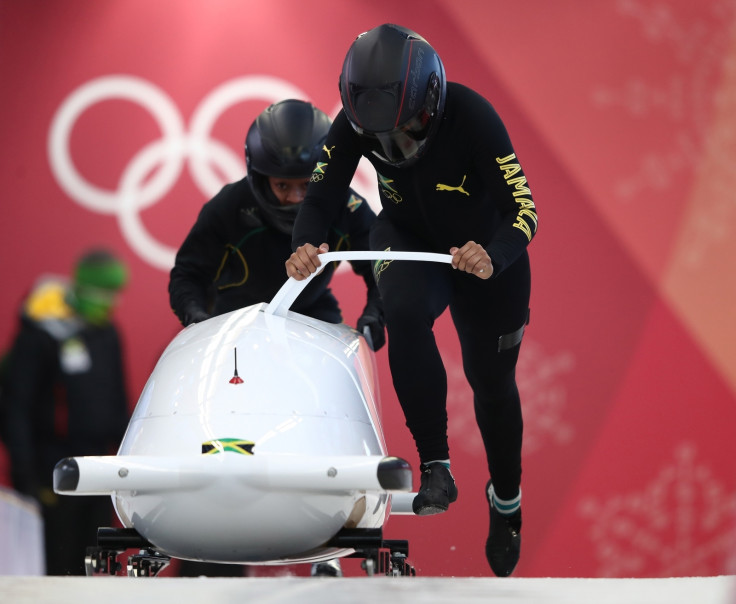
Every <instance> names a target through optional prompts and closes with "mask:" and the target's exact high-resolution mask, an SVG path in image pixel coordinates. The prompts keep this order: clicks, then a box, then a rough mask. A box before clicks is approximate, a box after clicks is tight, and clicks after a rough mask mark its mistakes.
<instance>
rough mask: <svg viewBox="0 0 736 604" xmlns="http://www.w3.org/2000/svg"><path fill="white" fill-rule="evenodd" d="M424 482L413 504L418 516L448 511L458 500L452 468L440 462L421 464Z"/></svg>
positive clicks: (420, 468)
mask: <svg viewBox="0 0 736 604" xmlns="http://www.w3.org/2000/svg"><path fill="white" fill-rule="evenodd" d="M419 470H420V471H421V472H422V484H421V487H420V489H419V492H418V493H417V496H416V497H414V501H413V502H412V504H411V507H412V509H413V510H414V513H415V514H417V515H418V516H429V515H430V514H440V513H442V512H446V511H447V508H448V507H450V504H451V503H452V502H453V501H456V500H457V487H456V486H455V479H454V478H453V477H452V474H450V470H448V469H447V467H446V466H445V465H444V464H442V463H440V462H434V463H431V464H429V465H426V466H425V465H424V464H421V465H420V466H419Z"/></svg>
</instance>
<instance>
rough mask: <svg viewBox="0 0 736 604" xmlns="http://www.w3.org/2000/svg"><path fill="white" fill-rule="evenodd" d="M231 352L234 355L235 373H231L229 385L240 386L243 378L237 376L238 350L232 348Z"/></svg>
mask: <svg viewBox="0 0 736 604" xmlns="http://www.w3.org/2000/svg"><path fill="white" fill-rule="evenodd" d="M233 352H234V353H235V372H234V373H233V377H232V378H231V379H230V383H231V384H242V383H243V378H241V377H240V376H239V375H238V348H237V347H235V348H233Z"/></svg>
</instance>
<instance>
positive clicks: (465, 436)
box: [445, 336, 575, 455]
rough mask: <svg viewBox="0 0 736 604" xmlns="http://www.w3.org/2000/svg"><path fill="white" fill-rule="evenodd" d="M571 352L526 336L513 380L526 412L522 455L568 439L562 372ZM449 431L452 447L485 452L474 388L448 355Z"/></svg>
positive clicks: (569, 362) (569, 430) (569, 364)
mask: <svg viewBox="0 0 736 604" xmlns="http://www.w3.org/2000/svg"><path fill="white" fill-rule="evenodd" d="M574 364H575V362H574V357H573V355H572V353H570V352H564V351H563V352H559V353H556V354H553V355H550V354H548V353H546V352H545V351H544V350H543V348H542V346H541V345H540V344H539V343H538V342H536V341H534V340H533V339H531V338H529V337H528V336H527V337H525V338H524V344H523V346H522V349H521V354H520V356H519V362H518V364H517V368H516V376H517V378H516V379H517V384H518V387H519V394H520V396H521V405H522V410H523V413H524V445H523V446H524V454H525V455H530V454H532V453H534V452H536V451H538V450H540V449H542V448H543V447H545V446H547V445H548V444H550V443H554V444H558V445H560V444H565V443H568V442H570V441H571V440H572V438H573V435H574V430H573V427H572V426H571V425H570V424H569V423H568V422H566V421H565V419H564V409H565V406H566V403H567V391H566V389H565V385H564V382H563V381H562V379H561V378H562V376H563V375H564V374H566V373H569V372H571V371H572V369H573V367H574ZM445 366H446V370H447V414H448V433H449V435H450V439H451V446H457V447H460V448H461V449H462V450H463V451H465V452H467V453H469V454H471V455H482V454H484V449H483V441H482V439H481V437H480V433H479V431H478V427H477V425H476V423H475V413H474V410H473V393H472V391H471V389H470V386H469V385H468V383H467V381H466V379H465V374H464V373H463V368H462V364H461V362H460V361H459V360H458V361H455V360H446V362H445Z"/></svg>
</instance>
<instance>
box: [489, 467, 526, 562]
mask: <svg viewBox="0 0 736 604" xmlns="http://www.w3.org/2000/svg"><path fill="white" fill-rule="evenodd" d="M490 488H491V482H490V481H488V484H487V485H486V499H487V500H488V507H489V509H490V513H491V527H490V529H489V531H488V540H487V541H486V558H488V564H490V565H491V570H492V571H493V572H494V574H495V575H496V576H497V577H508V576H509V575H510V574H511V573H512V572H514V568H516V563H517V562H518V561H519V555H520V554H521V508H519V509H518V510H516V512H514V513H513V514H510V515H505V514H501V513H500V512H499V511H498V510H497V509H496V506H494V505H493V502H492V501H491V496H490V493H489V491H490Z"/></svg>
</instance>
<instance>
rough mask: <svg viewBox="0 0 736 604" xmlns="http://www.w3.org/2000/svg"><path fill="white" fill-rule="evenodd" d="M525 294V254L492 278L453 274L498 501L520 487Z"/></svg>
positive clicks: (467, 365)
mask: <svg viewBox="0 0 736 604" xmlns="http://www.w3.org/2000/svg"><path fill="white" fill-rule="evenodd" d="M529 293H530V272H529V262H528V257H527V256H526V254H524V256H523V257H521V258H520V259H519V260H517V262H515V263H514V264H513V265H512V266H510V267H509V268H508V269H506V270H505V271H504V272H503V273H502V274H501V275H499V276H498V277H497V278H494V279H489V280H487V281H482V280H478V279H477V278H475V277H473V276H470V275H465V274H462V273H460V274H458V275H457V279H456V294H455V296H454V297H453V300H452V302H451V303H450V309H451V312H452V318H453V321H454V323H455V326H456V328H457V332H458V336H459V339H460V345H461V349H462V355H463V367H464V370H465V375H466V377H467V379H468V382H469V383H470V386H471V388H472V390H473V395H474V406H475V415H476V420H477V422H478V427H479V429H480V433H481V436H482V438H483V443H484V445H485V450H486V457H487V462H488V469H489V471H490V474H491V479H492V480H493V488H494V491H495V493H496V496H497V497H499V498H500V499H503V500H512V499H514V498H515V497H517V496H518V494H519V487H520V484H521V444H522V432H523V421H522V413H521V401H520V398H519V390H518V388H517V385H516V363H517V360H518V357H519V349H520V336H521V333H520V332H519V330H520V329H521V328H523V326H524V325H525V323H526V322H527V319H528V309H529Z"/></svg>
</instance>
